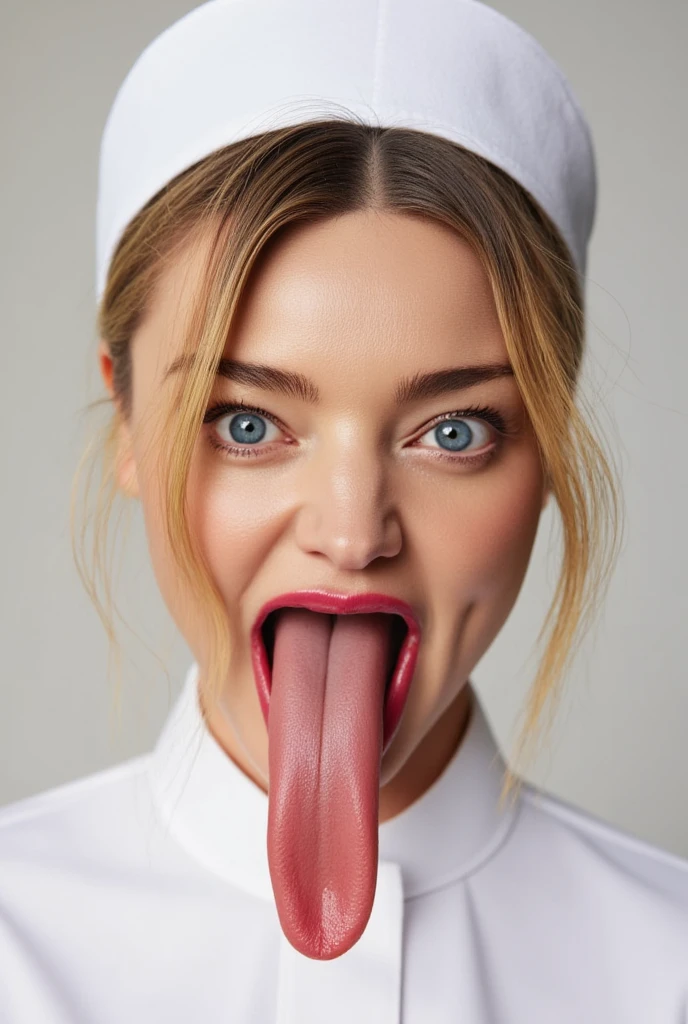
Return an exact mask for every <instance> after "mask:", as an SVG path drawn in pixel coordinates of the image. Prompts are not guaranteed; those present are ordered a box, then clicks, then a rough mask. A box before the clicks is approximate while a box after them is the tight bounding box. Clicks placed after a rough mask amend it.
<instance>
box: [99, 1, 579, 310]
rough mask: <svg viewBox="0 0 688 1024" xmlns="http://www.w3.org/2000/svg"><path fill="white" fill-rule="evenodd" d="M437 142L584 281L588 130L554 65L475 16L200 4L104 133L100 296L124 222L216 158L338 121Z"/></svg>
mask: <svg viewBox="0 0 688 1024" xmlns="http://www.w3.org/2000/svg"><path fill="white" fill-rule="evenodd" d="M333 104H334V105H335V108H341V107H346V108H348V109H349V110H352V111H354V112H355V114H356V115H358V116H359V117H360V118H361V119H362V120H363V121H364V122H365V123H369V124H376V125H382V126H385V127H387V126H390V127H405V128H416V129H420V130H423V131H430V132H433V133H435V134H436V135H439V136H443V137H445V138H447V139H450V140H451V141H453V142H458V143H460V144H461V145H462V146H464V147H466V148H467V149H469V150H472V151H473V152H474V153H477V154H479V155H480V156H483V157H485V158H487V159H488V160H489V161H491V162H492V163H493V164H496V165H497V166H498V167H501V168H502V170H504V171H506V172H507V173H508V174H509V175H511V177H512V178H514V179H515V180H516V181H518V182H519V183H520V184H521V185H523V186H524V187H525V188H526V189H527V190H528V192H530V193H531V195H532V196H533V197H534V198H535V199H536V200H537V201H538V202H539V203H540V205H541V206H542V207H543V208H544V210H545V211H546V212H547V213H548V214H549V216H550V217H551V218H552V220H553V221H554V223H555V224H556V225H557V227H558V228H559V230H560V232H561V234H562V235H563V237H564V239H565V241H566V242H567V244H568V246H569V248H570V250H571V253H572V255H573V258H574V260H575V263H576V266H577V268H578V270H579V272H580V275H581V278H583V276H584V274H585V266H586V253H587V244H588V239H589V237H590V232H591V230H592V225H593V220H594V215H595V201H596V191H597V188H596V174H595V161H594V152H593V146H592V140H591V136H590V130H589V128H588V125H587V123H586V120H585V117H584V115H583V113H582V111H581V109H580V107H579V105H578V103H577V101H576V98H575V96H574V95H573V93H572V90H571V87H570V85H569V83H568V82H567V80H566V78H565V77H564V75H563V74H562V72H561V70H560V69H559V67H558V66H557V65H556V64H555V63H554V61H553V60H552V58H551V57H550V56H549V55H548V54H547V53H546V51H545V50H544V49H543V48H542V47H541V46H540V44H539V43H537V42H536V40H535V39H533V37H532V36H530V35H529V34H528V33H527V32H525V31H524V30H523V29H522V28H520V27H519V26H518V25H516V24H514V22H512V21H510V20H509V19H508V18H506V17H504V15H502V14H500V13H498V12H497V11H495V10H493V9H492V8H491V7H488V6H487V5H486V4H484V3H481V2H480V0H422V2H420V0H377V2H373V0H347V2H346V3H341V2H339V0H210V2H208V3H204V4H201V6H200V7H196V8H194V9H193V10H192V11H190V12H189V13H188V14H186V15H185V16H184V17H182V18H181V19H179V20H178V21H176V22H175V23H174V24H173V25H171V26H170V27H169V28H167V29H166V30H165V31H163V32H162V33H161V34H160V35H159V36H157V38H156V39H154V40H153V42H152V43H150V44H149V45H148V46H147V47H146V49H145V50H144V51H143V53H142V54H141V55H140V57H139V58H138V60H137V61H136V63H135V64H134V65H133V67H132V68H131V70H130V71H129V73H128V75H127V76H126V78H125V80H124V82H123V83H122V85H121V87H120V89H119V91H118V93H117V95H116V97H115V100H114V102H113V105H112V108H111V110H110V113H109V115H108V119H107V122H106V125H105V129H104V132H103V138H102V144H101V151H100V167H99V180H98V200H97V237H96V290H97V297H98V299H100V297H101V295H102V292H103V289H104V286H105V280H106V276H107V270H108V266H109V262H110V259H111V257H112V254H113V252H114V250H115V247H116V245H117V242H118V241H119V238H120V236H121V234H122V232H123V231H124V229H125V227H126V226H127V224H128V223H129V221H130V220H131V219H132V217H134V215H135V214H136V213H137V212H138V211H139V210H140V209H141V207H142V206H144V205H145V203H146V202H147V201H148V200H149V199H151V198H152V197H153V196H154V195H155V193H156V192H157V191H158V190H159V189H161V188H162V187H163V185H165V184H166V183H167V182H168V181H170V180H171V179H172V178H173V177H174V176H175V175H177V174H179V173H180V172H181V171H183V170H185V169H186V168H187V167H190V166H191V165H192V164H193V163H195V162H196V161H198V160H200V159H201V158H202V157H204V156H207V155H208V154H209V153H211V152H213V150H215V149H219V148H220V147H221V146H224V145H227V144H228V143H230V142H236V141H239V140H240V139H245V138H247V137H249V136H251V135H255V134H256V133H258V132H260V131H266V130H268V129H272V128H278V127H282V126H287V125H291V124H296V123H297V122H300V121H309V120H314V119H321V118H322V117H323V116H327V115H328V114H329V115H330V116H333V115H334V116H341V109H339V113H338V114H337V113H335V112H334V109H335V108H333V106H332V105H333Z"/></svg>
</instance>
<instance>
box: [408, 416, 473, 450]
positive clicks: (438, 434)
mask: <svg viewBox="0 0 688 1024" xmlns="http://www.w3.org/2000/svg"><path fill="white" fill-rule="evenodd" d="M469 424H470V426H469ZM481 434H482V435H484V436H483V437H482V438H481ZM428 435H432V436H433V438H434V439H435V440H436V441H437V442H438V443H439V445H440V447H441V448H443V449H444V451H448V452H463V451H465V450H466V449H467V448H468V447H469V445H470V444H471V441H473V440H474V438H475V437H476V435H477V438H478V442H479V443H478V448H481V447H482V446H483V445H484V444H487V443H489V440H490V431H489V430H488V429H487V427H486V425H485V424H484V423H482V422H481V421H480V420H478V419H470V420H469V419H458V418H457V419H449V418H447V419H444V420H442V422H441V423H437V424H435V426H434V427H433V428H432V429H431V430H428V431H427V432H426V433H425V434H423V435H422V436H423V437H427V436H428ZM419 440H422V438H419Z"/></svg>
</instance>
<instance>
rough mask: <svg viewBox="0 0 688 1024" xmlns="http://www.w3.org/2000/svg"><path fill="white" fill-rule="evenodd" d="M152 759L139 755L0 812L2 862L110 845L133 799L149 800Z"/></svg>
mask: <svg viewBox="0 0 688 1024" xmlns="http://www.w3.org/2000/svg"><path fill="white" fill-rule="evenodd" d="M149 758H150V754H143V755H139V756H138V757H134V758H130V759H129V760H127V761H122V762H120V763H119V764H116V765H113V766H112V767H110V768H105V769H102V770H101V771H97V772H94V773H92V774H90V775H86V776H83V777H81V778H78V779H74V780H73V781H71V782H66V783H63V784H61V785H59V786H54V787H52V788H50V789H47V790H44V791H42V792H40V793H36V794H34V795H33V796H28V797H24V798H23V799H20V800H16V801H14V802H13V803H9V804H5V805H4V806H3V807H0V860H7V859H8V858H9V859H12V858H13V856H15V855H21V856H22V857H23V858H26V859H28V860H31V859H33V858H36V859H39V858H40V857H41V856H42V855H44V854H45V853H47V852H51V853H53V854H56V855H59V850H60V848H62V849H66V848H71V849H72V850H74V851H76V850H77V849H78V848H79V846H80V845H83V846H88V842H89V840H90V839H93V840H96V839H100V840H102V841H106V837H107V836H108V834H111V833H112V832H113V831H115V830H117V828H119V827H121V825H122V816H123V815H124V816H126V815H127V813H129V814H130V813H131V810H130V809H131V806H132V797H135V796H136V794H137V793H138V794H140V796H139V799H141V798H143V797H144V796H145V772H146V766H147V764H148V761H149ZM142 783H143V786H142Z"/></svg>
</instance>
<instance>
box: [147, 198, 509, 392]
mask: <svg viewBox="0 0 688 1024" xmlns="http://www.w3.org/2000/svg"><path fill="white" fill-rule="evenodd" d="M208 241H209V238H208V236H204V235H202V234H200V235H198V236H197V237H196V238H195V239H194V240H193V242H192V244H191V245H190V246H189V247H188V248H187V249H186V250H185V251H184V252H183V253H182V254H181V255H180V256H179V257H178V258H177V259H175V261H174V262H172V263H171V264H170V266H169V267H168V268H167V271H166V272H165V274H164V275H163V276H162V278H161V280H160V282H159V286H158V289H157V292H156V295H155V296H154V301H153V303H152V305H151V309H150V315H149V317H148V321H147V325H146V332H147V333H148V334H150V335H151V336H152V344H153V345H154V346H155V347H156V348H158V349H160V346H163V347H164V353H163V352H162V351H160V350H159V351H158V356H159V357H160V359H164V360H165V361H166V362H169V361H170V359H171V358H172V357H173V355H174V353H175V351H176V350H177V349H178V348H179V344H180V343H181V342H182V340H183V325H184V323H185V319H186V316H187V315H188V313H189V312H190V309H191V303H192V299H193V296H194V294H195V293H196V290H197V288H198V286H199V284H200V275H201V273H202V269H203V265H204V258H205V256H206V253H207V246H208ZM225 351H226V354H227V355H230V354H231V356H232V357H233V358H236V359H240V360H249V359H251V360H252V361H254V362H255V361H265V362H269V363H270V364H271V365H273V366H280V367H284V368H288V369H300V370H305V371H306V372H308V373H309V375H310V376H314V375H316V374H318V373H320V374H322V375H323V376H325V377H327V376H328V375H331V374H333V373H343V372H344V371H345V370H347V369H348V368H351V367H353V366H356V367H358V369H359V371H360V370H361V369H363V368H367V371H368V372H370V373H371V374H373V375H374V377H375V378H376V379H377V380H380V379H382V378H383V377H384V375H385V374H387V375H389V371H390V369H391V367H392V366H393V365H394V364H395V363H397V362H398V363H403V365H404V370H405V371H408V370H409V369H413V368H416V369H421V368H422V369H440V368H444V367H446V366H451V365H456V364H457V363H460V362H471V361H472V362H486V361H494V362H498V361H500V360H501V361H506V347H505V344H504V339H503V336H502V332H501V328H500V325H499V321H498V317H497V311H496V307H495V303H494V297H493V295H492V290H491V287H490V283H489V279H488V277H487V274H486V272H485V270H484V268H483V267H482V264H481V262H480V260H479V258H478V256H477V255H476V254H475V253H474V251H473V250H472V248H471V247H470V246H469V245H468V243H467V242H465V241H464V240H463V239H462V238H461V237H459V235H458V234H457V233H456V232H455V231H453V230H452V229H451V228H449V227H447V226H445V225H442V224H439V223H437V222H435V221H432V220H430V219H429V218H421V217H419V216H410V215H407V214H399V213H390V212H387V211H384V212H383V211H377V210H365V211H356V212H353V213H347V214H344V215H342V216H338V217H333V218H330V219H328V220H324V221H320V222H317V223H309V224H304V223H299V224H296V225H292V226H290V228H289V229H288V230H287V231H286V232H284V233H282V234H281V235H279V236H278V237H277V238H275V239H273V240H272V241H271V242H270V243H269V244H268V245H267V246H266V247H265V249H264V250H263V251H262V253H261V255H260V258H259V260H258V262H257V263H256V265H255V266H254V268H253V270H252V273H251V277H250V280H249V283H248V286H247V287H246V289H245V290H244V293H243V295H242V300H241V304H240V307H239V310H238V312H237V315H236V316H235V319H234V322H233V324H232V329H231V331H229V332H228V336H227V344H226V349H225ZM156 362H159V360H156Z"/></svg>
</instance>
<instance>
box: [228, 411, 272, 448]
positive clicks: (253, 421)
mask: <svg viewBox="0 0 688 1024" xmlns="http://www.w3.org/2000/svg"><path fill="white" fill-rule="evenodd" d="M229 432H230V434H231V435H232V437H233V438H234V440H235V441H236V442H237V443H238V444H239V443H241V444H244V443H245V442H246V441H249V442H251V443H253V442H255V441H262V440H263V437H264V436H265V423H264V421H263V418H262V416H254V415H253V413H242V414H241V415H240V416H232V418H231V420H230V423H229Z"/></svg>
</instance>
